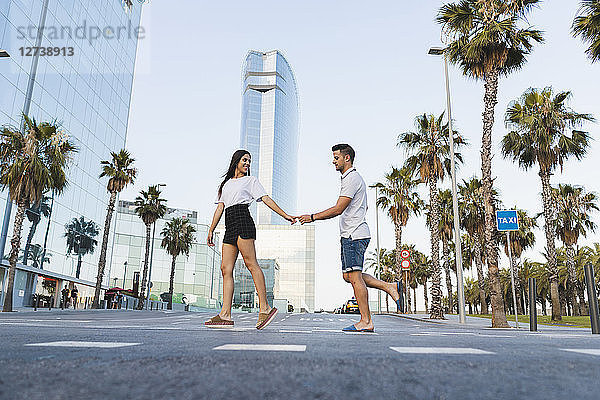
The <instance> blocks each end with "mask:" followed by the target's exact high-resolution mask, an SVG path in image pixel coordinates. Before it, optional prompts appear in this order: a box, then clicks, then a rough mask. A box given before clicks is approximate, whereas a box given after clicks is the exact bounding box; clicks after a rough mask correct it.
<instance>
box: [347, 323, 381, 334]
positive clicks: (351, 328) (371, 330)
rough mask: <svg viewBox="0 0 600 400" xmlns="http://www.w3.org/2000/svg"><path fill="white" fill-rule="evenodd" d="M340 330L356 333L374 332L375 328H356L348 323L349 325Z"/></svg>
mask: <svg viewBox="0 0 600 400" xmlns="http://www.w3.org/2000/svg"><path fill="white" fill-rule="evenodd" d="M342 332H356V333H360V332H368V333H373V332H375V330H374V329H356V327H355V326H354V325H350V326H347V327H345V328H344V329H342Z"/></svg>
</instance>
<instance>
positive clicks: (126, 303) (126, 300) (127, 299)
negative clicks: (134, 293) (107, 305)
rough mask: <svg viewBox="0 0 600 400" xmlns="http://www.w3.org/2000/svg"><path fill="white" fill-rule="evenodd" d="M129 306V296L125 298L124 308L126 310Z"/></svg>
mask: <svg viewBox="0 0 600 400" xmlns="http://www.w3.org/2000/svg"><path fill="white" fill-rule="evenodd" d="M128 308H129V298H126V299H125V309H126V310H127V309H128Z"/></svg>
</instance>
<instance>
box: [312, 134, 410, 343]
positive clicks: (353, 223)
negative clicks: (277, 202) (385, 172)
mask: <svg viewBox="0 0 600 400" xmlns="http://www.w3.org/2000/svg"><path fill="white" fill-rule="evenodd" d="M331 150H332V151H333V165H334V166H335V169H336V170H337V171H339V173H340V174H342V183H341V186H342V187H341V190H340V196H339V197H338V200H337V203H336V204H335V205H334V206H333V207H331V208H328V209H327V210H325V211H321V212H319V213H316V214H306V215H302V216H301V217H300V222H301V223H302V224H303V225H304V224H306V223H310V222H314V221H316V220H319V219H330V218H334V217H337V216H338V215H339V216H340V236H341V239H340V246H341V258H342V276H343V278H344V280H345V281H346V282H348V283H350V284H352V288H353V289H354V296H355V297H356V302H357V303H358V309H359V311H360V321H358V322H357V323H356V324H354V325H350V326H348V327H346V328H344V329H342V330H343V331H344V332H373V320H372V319H371V311H370V310H369V292H368V290H367V287H371V288H376V289H379V290H383V291H384V292H386V293H387V294H389V295H390V296H392V298H393V299H394V301H395V302H396V305H397V306H398V311H399V312H400V311H401V310H402V304H401V301H400V293H401V292H402V286H401V283H400V282H395V283H388V282H384V281H381V280H379V279H377V278H375V277H373V276H371V275H369V274H365V273H363V272H362V270H363V263H364V258H365V251H366V250H367V247H368V246H369V241H370V240H371V233H370V232H369V226H368V225H367V221H366V219H365V217H366V215H367V186H366V184H365V181H364V180H363V178H362V177H361V176H360V174H359V173H358V172H357V171H356V168H354V165H353V164H354V156H355V152H354V149H353V148H352V147H351V146H350V145H348V144H338V145H335V146H333V147H332V148H331Z"/></svg>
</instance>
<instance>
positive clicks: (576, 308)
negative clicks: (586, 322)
mask: <svg viewBox="0 0 600 400" xmlns="http://www.w3.org/2000/svg"><path fill="white" fill-rule="evenodd" d="M565 247H566V250H567V271H569V300H570V301H571V304H572V305H573V315H575V316H579V315H581V309H580V307H581V306H580V305H579V304H578V303H577V299H576V298H575V293H576V292H577V291H578V287H579V281H578V280H577V275H576V272H575V249H574V248H573V245H572V244H565Z"/></svg>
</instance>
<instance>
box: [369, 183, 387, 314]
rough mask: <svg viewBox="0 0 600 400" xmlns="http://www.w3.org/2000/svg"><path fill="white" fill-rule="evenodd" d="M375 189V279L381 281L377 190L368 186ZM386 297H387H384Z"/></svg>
mask: <svg viewBox="0 0 600 400" xmlns="http://www.w3.org/2000/svg"><path fill="white" fill-rule="evenodd" d="M370 188H374V189H375V231H376V236H375V237H376V245H377V249H376V251H377V273H376V274H375V277H376V278H377V279H381V260H380V259H379V258H380V251H379V206H378V205H377V199H378V198H379V188H378V187H377V186H376V185H372V186H370ZM386 296H387V295H386ZM377 312H378V313H380V312H381V290H378V291H377Z"/></svg>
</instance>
